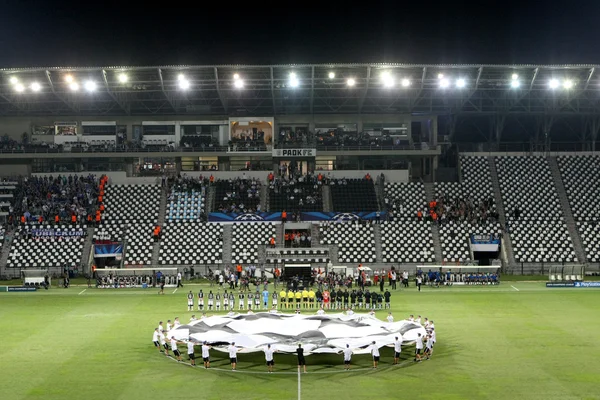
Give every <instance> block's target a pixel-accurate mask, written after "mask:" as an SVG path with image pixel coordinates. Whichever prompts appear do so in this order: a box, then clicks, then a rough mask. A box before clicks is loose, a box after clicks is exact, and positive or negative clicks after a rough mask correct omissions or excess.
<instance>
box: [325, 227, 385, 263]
mask: <svg viewBox="0 0 600 400" xmlns="http://www.w3.org/2000/svg"><path fill="white" fill-rule="evenodd" d="M320 232H321V238H322V243H323V244H326V245H338V260H339V261H340V262H348V263H374V262H376V255H375V234H374V229H373V225H370V224H368V225H364V224H360V223H357V222H355V221H351V222H336V223H331V224H324V225H321V226H320Z"/></svg>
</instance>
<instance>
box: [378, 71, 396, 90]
mask: <svg viewBox="0 0 600 400" xmlns="http://www.w3.org/2000/svg"><path fill="white" fill-rule="evenodd" d="M381 81H382V82H383V86H385V87H387V88H390V87H392V86H394V77H393V76H392V74H390V73H389V72H388V71H384V72H382V73H381Z"/></svg>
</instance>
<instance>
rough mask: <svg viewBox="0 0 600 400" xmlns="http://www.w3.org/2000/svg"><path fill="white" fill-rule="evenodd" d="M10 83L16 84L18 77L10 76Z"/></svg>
mask: <svg viewBox="0 0 600 400" xmlns="http://www.w3.org/2000/svg"><path fill="white" fill-rule="evenodd" d="M10 83H11V84H13V85H16V84H17V83H19V79H18V78H17V77H16V76H11V77H10Z"/></svg>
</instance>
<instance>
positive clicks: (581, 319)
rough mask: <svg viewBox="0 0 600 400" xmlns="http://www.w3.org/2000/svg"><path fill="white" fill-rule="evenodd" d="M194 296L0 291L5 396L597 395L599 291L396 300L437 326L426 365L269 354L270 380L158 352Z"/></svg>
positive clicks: (452, 291)
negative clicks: (157, 342) (161, 324)
mask: <svg viewBox="0 0 600 400" xmlns="http://www.w3.org/2000/svg"><path fill="white" fill-rule="evenodd" d="M207 288H208V287H207V286H206V288H205V289H207ZM198 289H199V286H198V285H186V286H185V287H184V288H183V289H179V290H178V291H177V292H175V293H174V289H170V290H168V291H166V295H164V296H159V295H158V294H157V291H156V290H154V289H146V290H144V289H118V290H107V289H86V286H79V287H72V288H70V289H58V288H52V289H50V290H49V291H44V290H42V291H38V292H35V293H0V320H1V321H2V322H3V326H4V332H5V333H4V340H3V345H2V346H1V347H0V365H1V366H2V367H1V368H0V371H1V375H0V376H1V379H2V385H1V389H0V399H2V400H13V399H32V398H40V399H46V400H48V399H87V400H92V399H102V400H106V399H148V398H169V399H176V398H182V399H191V398H199V399H237V400H240V399H243V400H245V399H281V400H284V399H297V398H298V395H299V393H300V394H301V397H302V398H303V399H318V398H326V399H329V398H334V399H340V398H339V397H337V396H342V397H341V398H344V399H370V398H376V399H392V398H410V399H417V398H423V399H479V398H481V399H563V400H564V399H598V398H600V390H599V387H600V383H599V382H600V379H599V377H600V373H599V372H598V371H600V345H599V344H598V339H597V338H598V332H600V291H598V290H596V289H587V288H586V289H546V288H545V287H544V284H543V283H542V282H504V283H502V284H501V285H500V286H494V287H488V286H485V287H483V286H473V287H458V286H455V287H450V288H440V289H434V288H423V291H422V292H420V293H419V292H417V291H416V289H415V288H414V287H411V288H409V289H406V290H398V291H394V292H393V296H392V312H393V315H394V317H395V319H396V320H399V319H402V318H406V317H408V315H409V314H415V315H416V314H421V315H422V316H423V317H429V318H430V319H433V320H434V321H435V326H436V331H437V343H436V348H435V351H434V354H433V357H432V358H431V360H429V361H424V362H421V363H414V362H412V361H411V360H412V352H413V350H414V347H412V346H410V347H409V346H407V347H405V348H404V350H403V354H402V359H403V360H402V363H401V365H400V366H392V365H391V363H392V361H393V359H392V356H393V355H392V352H391V349H387V348H386V349H384V350H383V351H382V361H381V363H380V368H379V369H377V370H372V369H370V368H369V367H370V366H371V360H370V357H369V356H368V355H361V356H354V357H353V370H352V371H349V372H345V371H343V366H342V357H341V356H335V355H334V356H332V355H327V356H321V355H315V356H308V357H307V362H308V373H306V374H302V375H301V376H300V377H299V376H298V374H297V370H296V366H295V357H293V356H291V355H282V354H276V357H275V362H276V365H275V371H276V372H277V373H275V374H266V373H264V372H265V371H266V367H265V365H264V358H263V354H262V353H256V354H254V355H244V354H240V356H239V364H238V370H239V371H238V372H232V371H230V367H229V364H228V359H227V358H226V357H227V354H225V353H220V352H217V351H214V350H213V351H212V353H211V358H212V361H213V362H212V367H214V368H213V369H209V370H205V369H204V368H202V367H196V368H191V367H189V366H188V365H187V360H186V363H181V364H179V363H177V362H175V361H173V360H172V359H170V358H167V357H165V356H164V355H162V354H159V353H158V351H157V350H155V348H154V346H153V345H152V341H151V339H152V332H153V330H154V328H155V327H156V326H157V324H158V321H159V320H163V321H166V320H167V319H173V318H174V317H176V316H178V317H180V319H181V321H182V322H183V323H185V322H187V321H188V320H189V317H190V316H191V314H192V313H191V312H187V311H186V310H187V306H186V293H187V290H193V291H194V293H195V292H197V291H198ZM195 313H196V314H198V312H195ZM386 314H387V310H382V311H378V312H377V316H378V317H379V318H380V319H384V318H385V316H386ZM198 350H199V349H198ZM198 350H197V351H198ZM186 358H187V357H184V360H185V359H186ZM200 361H201V360H200ZM200 363H201V362H200ZM299 378H300V379H299Z"/></svg>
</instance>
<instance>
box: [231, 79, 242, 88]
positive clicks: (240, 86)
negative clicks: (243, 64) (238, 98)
mask: <svg viewBox="0 0 600 400" xmlns="http://www.w3.org/2000/svg"><path fill="white" fill-rule="evenodd" d="M233 85H234V86H235V87H236V88H238V89H243V88H244V81H243V80H242V79H236V80H235V81H234V82H233Z"/></svg>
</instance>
